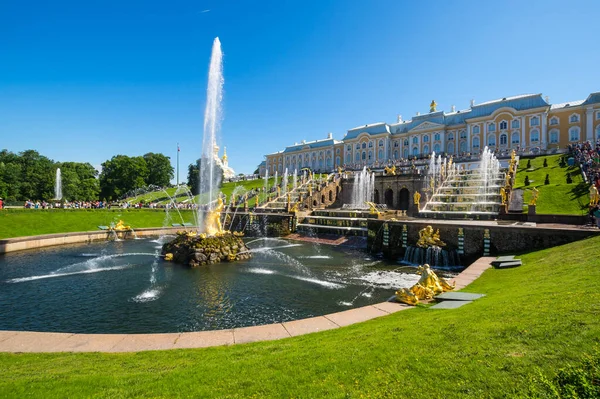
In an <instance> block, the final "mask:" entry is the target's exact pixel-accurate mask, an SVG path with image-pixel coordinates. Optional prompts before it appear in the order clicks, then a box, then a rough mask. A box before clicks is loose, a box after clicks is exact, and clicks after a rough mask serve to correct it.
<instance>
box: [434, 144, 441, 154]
mask: <svg viewBox="0 0 600 399" xmlns="http://www.w3.org/2000/svg"><path fill="white" fill-rule="evenodd" d="M433 151H435V153H436V154H439V153H440V145H439V144H437V143H436V144H435V145H434V146H433Z"/></svg>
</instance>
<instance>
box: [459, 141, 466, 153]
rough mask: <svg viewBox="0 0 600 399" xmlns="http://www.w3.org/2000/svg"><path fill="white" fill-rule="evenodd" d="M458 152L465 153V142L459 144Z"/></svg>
mask: <svg viewBox="0 0 600 399" xmlns="http://www.w3.org/2000/svg"><path fill="white" fill-rule="evenodd" d="M460 152H467V142H466V141H461V142H460Z"/></svg>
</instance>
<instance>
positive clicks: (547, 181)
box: [544, 173, 550, 184]
mask: <svg viewBox="0 0 600 399" xmlns="http://www.w3.org/2000/svg"><path fill="white" fill-rule="evenodd" d="M544 184H550V174H548V173H546V180H544Z"/></svg>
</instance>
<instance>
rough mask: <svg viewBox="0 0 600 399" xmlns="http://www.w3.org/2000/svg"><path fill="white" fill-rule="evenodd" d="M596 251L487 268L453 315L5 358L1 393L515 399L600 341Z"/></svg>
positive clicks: (561, 251)
mask: <svg viewBox="0 0 600 399" xmlns="http://www.w3.org/2000/svg"><path fill="white" fill-rule="evenodd" d="M599 245H600V237H595V238H592V239H588V240H584V241H580V242H576V243H572V244H568V245H565V246H562V247H556V248H552V249H548V250H543V251H538V252H532V253H529V254H525V255H523V256H521V258H522V260H523V263H524V264H523V266H521V267H519V268H515V269H507V270H488V271H486V272H485V273H484V274H483V275H482V277H480V278H479V279H478V280H477V281H476V282H474V283H473V284H471V286H469V287H467V289H466V291H468V292H477V293H482V294H486V296H485V297H483V298H481V299H479V300H477V301H475V302H473V303H472V304H469V305H466V306H463V307H461V308H459V309H455V310H433V309H430V308H427V307H424V306H422V307H418V308H416V309H412V310H407V311H403V312H399V313H396V314H393V315H389V316H386V317H382V318H378V319H375V320H371V321H369V322H365V323H360V324H356V325H352V326H349V327H346V328H341V329H337V330H331V331H326V332H322V333H317V334H311V335H306V336H301V337H297V338H291V339H285V340H281V341H273V342H263V343H255V344H248V345H235V346H232V347H219V348H208V349H195V350H173V351H157V352H142V353H124V354H101V353H96V354H71V353H64V354H0V397H15V398H22V397H44V398H50V397H81V396H85V397H88V396H95V397H234V398H246V397H277V398H279V397H314V398H323V397H328V398H329V397H332V398H342V397H398V398H401V397H402V398H457V397H459V398H460V397H463V398H483V397H520V396H523V395H527V394H528V393H529V390H530V388H531V387H532V386H533V383H532V380H533V378H535V377H537V376H538V375H540V374H541V375H543V376H546V377H548V378H550V377H552V376H554V374H555V372H556V370H558V369H559V368H561V367H564V366H566V365H567V364H573V365H581V364H582V356H583V355H584V354H586V353H593V351H594V347H595V346H597V345H598V344H599V343H600V339H599V337H600V318H598V314H599V313H600V291H599V290H598V289H597V282H598V281H600V268H599V267H598V265H597V259H596V258H595V256H594V253H593V251H594V249H595V248H598V246H599ZM566 254H568V256H565V255H566ZM265 278H268V277H265ZM108 295H109V293H108ZM596 378H597V377H596Z"/></svg>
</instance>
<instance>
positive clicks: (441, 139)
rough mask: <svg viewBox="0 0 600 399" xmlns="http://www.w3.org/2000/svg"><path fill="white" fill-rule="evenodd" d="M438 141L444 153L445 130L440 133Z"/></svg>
mask: <svg viewBox="0 0 600 399" xmlns="http://www.w3.org/2000/svg"><path fill="white" fill-rule="evenodd" d="M440 141H441V142H442V145H441V147H442V152H443V153H446V129H444V130H442V131H441V132H440Z"/></svg>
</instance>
